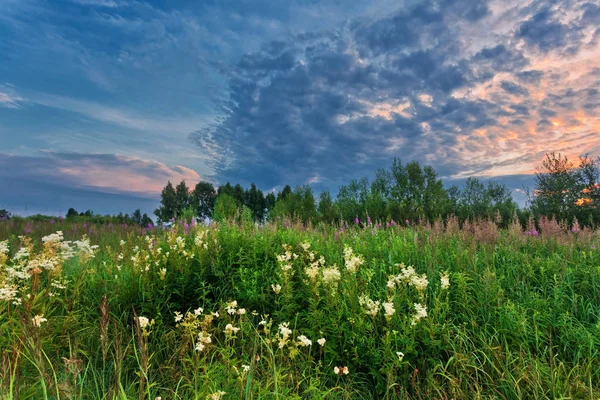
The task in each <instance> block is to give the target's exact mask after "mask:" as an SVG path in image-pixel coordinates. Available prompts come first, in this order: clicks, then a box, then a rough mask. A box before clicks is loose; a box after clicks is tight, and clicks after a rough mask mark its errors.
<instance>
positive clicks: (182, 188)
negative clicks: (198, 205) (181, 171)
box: [175, 180, 190, 217]
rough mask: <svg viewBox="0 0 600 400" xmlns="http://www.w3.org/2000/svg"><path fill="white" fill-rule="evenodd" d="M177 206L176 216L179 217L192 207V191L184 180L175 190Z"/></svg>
mask: <svg viewBox="0 0 600 400" xmlns="http://www.w3.org/2000/svg"><path fill="white" fill-rule="evenodd" d="M175 197H176V201H177V203H176V206H175V216H176V217H178V216H180V215H181V214H182V213H183V210H185V209H187V208H188V207H189V206H190V189H189V188H188V187H187V185H186V183H185V180H182V181H181V182H180V183H179V185H177V187H176V188H175Z"/></svg>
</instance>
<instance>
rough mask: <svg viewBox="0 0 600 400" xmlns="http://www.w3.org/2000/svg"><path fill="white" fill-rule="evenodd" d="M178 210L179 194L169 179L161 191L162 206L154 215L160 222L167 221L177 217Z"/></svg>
mask: <svg viewBox="0 0 600 400" xmlns="http://www.w3.org/2000/svg"><path fill="white" fill-rule="evenodd" d="M176 212H177V194H176V193H175V188H174V187H173V184H172V183H171V182H170V181H169V182H168V183H167V185H166V186H165V187H164V188H163V190H162V191H161V192H160V207H159V208H157V209H156V210H154V215H156V217H157V218H158V221H159V222H167V221H169V220H171V218H175V213H176Z"/></svg>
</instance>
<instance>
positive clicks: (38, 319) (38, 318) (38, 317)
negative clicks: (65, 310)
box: [31, 314, 48, 328]
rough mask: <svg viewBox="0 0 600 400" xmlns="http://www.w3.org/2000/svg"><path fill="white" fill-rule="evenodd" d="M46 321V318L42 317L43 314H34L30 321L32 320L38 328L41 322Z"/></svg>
mask: <svg viewBox="0 0 600 400" xmlns="http://www.w3.org/2000/svg"><path fill="white" fill-rule="evenodd" d="M47 321H48V320H47V319H46V318H44V314H40V315H36V316H35V317H33V318H31V322H33V326H35V327H36V328H39V327H40V326H42V323H44V322H47Z"/></svg>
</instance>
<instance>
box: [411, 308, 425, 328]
mask: <svg viewBox="0 0 600 400" xmlns="http://www.w3.org/2000/svg"><path fill="white" fill-rule="evenodd" d="M414 306H415V314H414V315H413V317H412V321H411V325H416V324H417V322H419V321H420V320H421V319H423V318H425V317H427V306H426V305H422V304H420V303H414Z"/></svg>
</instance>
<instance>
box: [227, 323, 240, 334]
mask: <svg viewBox="0 0 600 400" xmlns="http://www.w3.org/2000/svg"><path fill="white" fill-rule="evenodd" d="M239 330H240V328H237V327H235V326H233V325H231V324H227V325H226V326H225V330H224V331H223V332H224V333H225V334H226V335H227V336H232V335H235V334H236V333H237V332H238V331H239Z"/></svg>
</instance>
